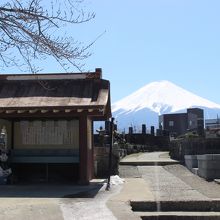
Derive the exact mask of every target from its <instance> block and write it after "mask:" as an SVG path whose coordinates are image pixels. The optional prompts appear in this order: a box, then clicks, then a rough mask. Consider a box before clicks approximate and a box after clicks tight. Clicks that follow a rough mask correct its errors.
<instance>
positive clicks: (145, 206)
mask: <svg viewBox="0 0 220 220" xmlns="http://www.w3.org/2000/svg"><path fill="white" fill-rule="evenodd" d="M130 205H131V207H132V210H133V211H134V212H155V211H162V212H172V211H178V212H211V211H215V212H220V200H194V201H193V200H189V201H160V202H156V201H130Z"/></svg>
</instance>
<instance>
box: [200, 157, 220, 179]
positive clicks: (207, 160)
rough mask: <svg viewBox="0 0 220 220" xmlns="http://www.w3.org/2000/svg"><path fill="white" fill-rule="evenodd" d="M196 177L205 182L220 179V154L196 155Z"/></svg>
mask: <svg viewBox="0 0 220 220" xmlns="http://www.w3.org/2000/svg"><path fill="white" fill-rule="evenodd" d="M197 158H198V168H199V170H198V175H199V176H200V177H203V178H205V179H206V180H213V179H218V178H220V154H204V155H198V156H197Z"/></svg>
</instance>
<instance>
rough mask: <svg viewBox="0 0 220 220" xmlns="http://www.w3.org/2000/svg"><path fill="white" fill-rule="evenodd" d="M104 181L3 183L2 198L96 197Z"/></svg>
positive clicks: (0, 187) (1, 188) (0, 195)
mask: <svg viewBox="0 0 220 220" xmlns="http://www.w3.org/2000/svg"><path fill="white" fill-rule="evenodd" d="M102 186H103V184H102V183H92V184H90V185H87V186H80V185H3V186H0V198H94V197H95V196H96V195H97V193H98V192H99V190H100V189H101V188H102Z"/></svg>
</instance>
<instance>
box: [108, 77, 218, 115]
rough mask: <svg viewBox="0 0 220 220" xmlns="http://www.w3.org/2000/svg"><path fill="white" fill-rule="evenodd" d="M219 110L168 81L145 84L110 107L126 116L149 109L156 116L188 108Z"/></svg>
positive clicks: (211, 103) (212, 103)
mask: <svg viewBox="0 0 220 220" xmlns="http://www.w3.org/2000/svg"><path fill="white" fill-rule="evenodd" d="M195 106H197V107H205V108H212V109H216V108H218V109H220V105H218V104H216V103H214V102H211V101H209V100H207V99H204V98H201V97H199V96H197V95H195V94H193V93H191V92H189V91H187V90H185V89H183V88H181V87H179V86H177V85H175V84H173V83H171V82H169V81H165V80H163V81H157V82H152V83H150V84H147V85H146V86H144V87H142V88H140V89H139V90H137V91H136V92H134V93H132V94H131V95H129V96H127V97H125V98H123V99H121V100H120V101H118V102H116V103H114V104H113V105H112V111H113V113H114V112H117V111H120V113H124V114H126V113H127V114H128V113H131V112H137V111H140V110H143V109H149V110H151V111H152V112H155V113H158V114H164V113H172V112H177V111H181V110H183V109H187V108H190V107H195Z"/></svg>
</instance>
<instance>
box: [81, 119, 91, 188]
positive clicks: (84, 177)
mask: <svg viewBox="0 0 220 220" xmlns="http://www.w3.org/2000/svg"><path fill="white" fill-rule="evenodd" d="M79 154H80V165H79V167H80V168H79V169H80V180H79V181H80V184H89V181H90V180H91V179H92V177H93V173H92V171H93V164H92V121H91V120H90V119H89V118H88V117H87V116H86V115H82V116H81V117H80V118H79Z"/></svg>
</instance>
